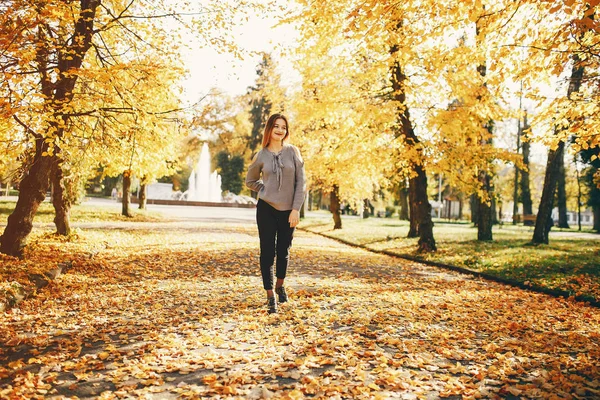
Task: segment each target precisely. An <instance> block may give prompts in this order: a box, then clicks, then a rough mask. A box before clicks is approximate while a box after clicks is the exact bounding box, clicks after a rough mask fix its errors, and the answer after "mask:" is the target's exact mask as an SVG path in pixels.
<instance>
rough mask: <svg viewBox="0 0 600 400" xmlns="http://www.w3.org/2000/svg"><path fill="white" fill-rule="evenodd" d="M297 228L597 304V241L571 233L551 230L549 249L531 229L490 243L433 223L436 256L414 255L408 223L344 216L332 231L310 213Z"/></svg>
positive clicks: (466, 230)
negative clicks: (535, 239) (536, 239)
mask: <svg viewBox="0 0 600 400" xmlns="http://www.w3.org/2000/svg"><path fill="white" fill-rule="evenodd" d="M301 227H302V228H304V229H306V230H309V231H312V232H315V233H320V234H323V235H325V236H329V237H332V238H337V239H341V240H344V241H346V242H350V243H353V244H356V245H360V246H363V247H366V248H369V249H373V250H377V251H386V252H391V253H394V254H398V255H402V256H410V257H414V258H418V259H421V260H425V261H432V262H437V263H443V264H448V265H452V266H456V267H460V268H465V269H468V270H471V271H476V272H479V273H483V274H486V275H491V276H493V277H497V278H499V279H502V280H508V281H512V282H515V283H517V284H520V285H523V286H529V287H534V288H538V289H541V290H551V291H554V292H557V293H558V292H561V293H562V294H567V295H569V296H575V297H577V298H579V299H582V300H588V301H592V302H598V301H600V235H597V237H596V238H595V237H594V236H596V235H593V234H591V231H587V232H584V234H583V235H579V234H576V232H577V231H576V230H575V229H561V230H555V229H554V228H553V230H552V231H551V233H550V243H549V244H548V245H536V246H534V245H531V244H530V241H531V237H532V235H533V228H532V227H524V226H520V225H517V226H514V225H503V226H495V227H494V230H493V237H494V240H493V241H491V242H479V241H477V240H476V239H477V228H476V227H473V226H472V224H469V223H447V222H443V221H435V225H434V236H435V239H436V244H437V247H438V250H437V251H436V252H434V253H431V254H418V253H417V252H416V249H417V241H418V238H414V239H407V238H406V235H407V233H408V228H409V227H408V222H407V221H400V220H398V219H392V218H368V219H361V218H357V217H349V216H346V217H344V218H343V225H342V228H343V229H340V230H333V229H332V227H333V222H332V218H331V214H329V213H327V212H323V213H321V212H316V213H310V216H309V217H307V218H306V219H305V220H304V221H303V222H302V225H301Z"/></svg>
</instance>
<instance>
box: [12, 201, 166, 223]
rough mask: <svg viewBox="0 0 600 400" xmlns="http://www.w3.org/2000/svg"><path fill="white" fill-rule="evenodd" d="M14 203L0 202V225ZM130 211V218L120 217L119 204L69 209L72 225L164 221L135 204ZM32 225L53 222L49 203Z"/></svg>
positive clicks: (42, 206)
mask: <svg viewBox="0 0 600 400" xmlns="http://www.w3.org/2000/svg"><path fill="white" fill-rule="evenodd" d="M15 205H16V203H15V202H14V201H7V200H0V225H5V224H6V222H7V220H8V216H9V215H10V214H11V213H12V212H13V210H14V208H15ZM129 207H130V211H131V213H132V214H133V216H132V217H126V216H124V215H121V207H120V204H117V203H115V204H114V205H107V206H98V205H87V204H85V203H83V204H76V205H73V207H71V218H70V221H71V222H72V223H78V222H102V221H131V222H154V221H161V220H163V219H164V217H162V215H161V214H160V213H158V212H153V211H147V210H140V209H138V208H137V204H131V205H130V206H129ZM33 221H34V223H43V224H49V223H50V224H51V223H53V222H54V208H53V206H52V204H51V203H49V202H47V201H45V202H43V203H42V204H40V208H39V209H38V211H37V213H36V215H35V218H34V220H33Z"/></svg>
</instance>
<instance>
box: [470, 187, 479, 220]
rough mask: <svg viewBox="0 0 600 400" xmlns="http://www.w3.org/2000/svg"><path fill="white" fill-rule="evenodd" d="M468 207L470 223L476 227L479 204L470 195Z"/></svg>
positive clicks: (474, 197)
mask: <svg viewBox="0 0 600 400" xmlns="http://www.w3.org/2000/svg"><path fill="white" fill-rule="evenodd" d="M469 205H470V206H471V222H472V223H473V225H475V226H477V224H478V223H479V202H478V201H477V196H476V195H474V194H472V195H471V197H470V198H469Z"/></svg>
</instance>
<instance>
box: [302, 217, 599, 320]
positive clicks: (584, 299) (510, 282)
mask: <svg viewBox="0 0 600 400" xmlns="http://www.w3.org/2000/svg"><path fill="white" fill-rule="evenodd" d="M298 229H300V230H302V231H305V232H309V233H312V234H315V235H319V236H322V237H325V238H328V239H332V240H335V241H336V242H339V243H343V244H345V245H348V246H352V247H357V248H360V249H363V250H366V251H369V252H371V253H377V254H384V255H387V256H390V257H395V258H401V259H404V260H408V261H414V262H418V263H421V264H425V265H429V266H432V267H438V268H443V269H447V270H451V271H455V272H460V273H462V274H466V275H471V276H475V277H478V278H482V279H485V280H488V281H493V282H498V283H502V284H505V285H509V286H513V287H517V288H519V289H523V290H528V291H530V292H535V293H542V294H547V295H550V296H552V297H562V298H565V299H573V300H575V301H577V302H580V303H583V304H584V305H588V306H591V307H595V308H600V300H591V299H589V298H587V297H584V296H573V295H572V294H571V293H569V292H567V291H565V290H560V289H550V288H545V287H542V286H533V285H526V284H524V283H523V282H520V281H516V280H512V279H506V278H501V277H499V276H495V275H491V274H487V273H485V272H480V271H475V270H472V269H468V268H464V267H458V266H456V265H451V264H445V263H441V262H439V261H430V260H425V259H422V258H419V257H415V256H411V255H408V254H402V253H395V252H393V251H389V250H377V249H372V248H369V247H366V246H364V245H361V244H357V243H353V242H350V241H348V240H345V239H340V238H336V237H332V236H328V235H325V234H323V233H320V232H314V231H311V230H309V229H307V228H298Z"/></svg>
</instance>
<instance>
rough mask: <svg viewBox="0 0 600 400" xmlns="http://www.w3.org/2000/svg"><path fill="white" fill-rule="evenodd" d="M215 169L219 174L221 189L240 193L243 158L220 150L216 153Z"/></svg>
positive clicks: (242, 183)
mask: <svg viewBox="0 0 600 400" xmlns="http://www.w3.org/2000/svg"><path fill="white" fill-rule="evenodd" d="M217 171H218V172H219V174H220V175H221V189H223V190H227V191H229V192H231V193H234V194H240V192H241V191H242V189H243V187H244V182H243V177H242V172H244V158H243V157H242V156H240V155H233V156H232V155H231V154H229V153H227V152H226V151H221V152H219V153H217Z"/></svg>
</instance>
